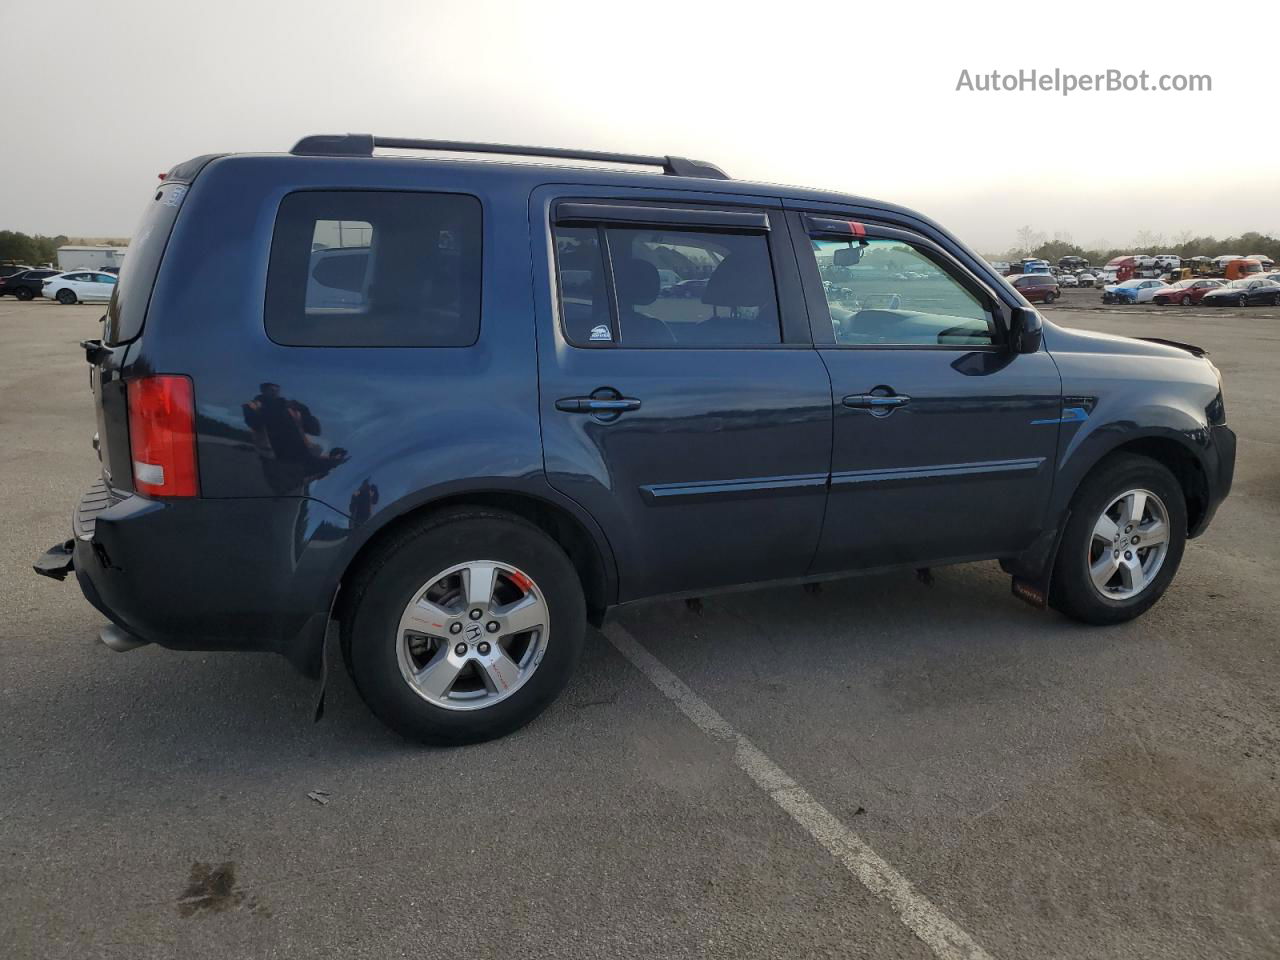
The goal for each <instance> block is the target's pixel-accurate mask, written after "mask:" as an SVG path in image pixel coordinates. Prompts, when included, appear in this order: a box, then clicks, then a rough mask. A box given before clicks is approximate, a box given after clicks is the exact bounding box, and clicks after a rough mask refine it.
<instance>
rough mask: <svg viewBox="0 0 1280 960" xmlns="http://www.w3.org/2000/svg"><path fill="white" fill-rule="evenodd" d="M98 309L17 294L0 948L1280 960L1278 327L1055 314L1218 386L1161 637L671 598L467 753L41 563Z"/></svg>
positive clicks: (1020, 611)
mask: <svg viewBox="0 0 1280 960" xmlns="http://www.w3.org/2000/svg"><path fill="white" fill-rule="evenodd" d="M101 312H102V311H101V309H100V308H97V307H91V306H76V307H62V306H58V305H56V304H52V303H48V302H35V303H30V304H19V303H16V302H14V301H13V300H12V299H4V300H0V329H3V331H4V336H5V343H6V349H5V350H4V351H3V353H2V354H0V437H3V445H2V446H0V504H2V509H3V516H4V518H5V525H4V530H5V537H4V549H3V552H2V553H0V585H2V588H3V592H4V596H5V598H6V599H5V611H6V616H5V617H4V618H3V621H2V622H0V956H3V957H6V958H8V957H12V958H25V957H67V958H72V957H74V958H85V957H122V958H124V957H127V958H130V960H140V958H146V957H166V958H168V957H175V956H181V957H183V958H190V960H194V958H202V957H218V958H228V957H251V956H255V957H256V956H280V957H284V956H342V957H344V958H352V957H399V956H431V957H434V956H441V957H444V956H450V957H451V956H458V955H467V956H472V957H490V956H492V957H664V958H666V957H783V956H786V957H816V956H821V957H827V956H830V957H875V958H885V957H921V958H924V957H931V956H963V955H966V951H967V952H968V953H967V955H969V956H975V957H980V956H984V955H985V956H990V957H995V958H1007V960H1012V958H1025V957H1079V958H1094V957H1120V956H1124V957H1160V958H1171V957H1215V958H1216V957H1258V958H1263V957H1275V956H1277V955H1278V954H1280V781H1278V780H1277V775H1278V773H1280V689H1278V686H1277V679H1278V678H1280V670H1277V664H1278V663H1280V649H1277V634H1278V631H1277V625H1278V624H1280V590H1277V584H1278V583H1280V546H1278V544H1280V423H1278V422H1277V419H1276V417H1275V415H1274V410H1275V406H1276V402H1277V400H1280V378H1278V377H1277V371H1278V370H1280V311H1276V310H1268V309H1261V308H1251V309H1245V310H1242V309H1238V308H1228V309H1217V310H1213V309H1208V308H1205V309H1198V308H1164V309H1160V308H1154V307H1151V308H1147V307H1116V308H1109V309H1106V310H1103V309H1098V294H1097V293H1096V292H1095V291H1066V296H1065V297H1064V299H1063V300H1062V301H1060V302H1058V303H1056V304H1054V305H1052V306H1050V307H1048V308H1046V309H1045V313H1046V316H1049V317H1050V318H1051V319H1053V320H1055V321H1057V322H1060V323H1065V324H1067V325H1072V326H1081V327H1087V328H1090V329H1097V330H1105V331H1109V332H1117V333H1124V334H1132V335H1145V336H1159V337H1166V338H1170V339H1176V340H1185V341H1190V342H1192V343H1197V344H1200V345H1202V346H1204V347H1206V348H1208V349H1209V350H1210V351H1211V354H1212V358H1213V360H1214V361H1215V363H1217V365H1218V366H1219V368H1220V369H1221V370H1222V371H1223V373H1224V376H1225V378H1226V399H1227V410H1228V417H1229V421H1230V422H1231V423H1232V424H1233V426H1234V427H1235V429H1236V430H1237V432H1238V433H1239V436H1240V446H1239V462H1238V467H1237V472H1236V483H1235V489H1234V492H1233V494H1232V496H1231V498H1230V499H1229V500H1228V501H1227V503H1226V504H1225V505H1224V507H1223V508H1222V510H1221V512H1220V513H1219V515H1218V518H1217V520H1216V521H1215V523H1214V525H1213V526H1212V527H1211V528H1210V530H1209V531H1208V533H1207V534H1206V535H1205V536H1204V537H1203V538H1201V539H1200V540H1198V541H1196V542H1194V543H1193V544H1192V545H1191V546H1190V547H1189V548H1188V551H1187V555H1186V558H1185V560H1184V562H1183V566H1182V571H1181V573H1180V574H1179V576H1178V579H1177V580H1176V581H1175V583H1174V585H1173V588H1172V589H1171V591H1170V593H1169V595H1168V596H1167V597H1166V598H1165V599H1164V600H1163V601H1162V602H1161V603H1160V604H1159V605H1158V606H1157V607H1156V608H1155V609H1154V610H1153V611H1152V612H1151V613H1150V614H1148V615H1147V616H1146V617H1145V618H1143V619H1141V620H1139V621H1137V622H1135V623H1132V624H1128V625H1125V626H1122V627H1117V628H1112V629H1106V630H1100V629H1090V628H1085V627H1081V626H1079V625H1076V624H1074V623H1071V622H1068V621H1066V620H1065V619H1063V618H1061V617H1059V616H1058V615H1056V614H1053V613H1043V612H1038V611H1035V610H1033V609H1031V608H1030V607H1028V606H1025V605H1023V604H1021V603H1019V602H1018V601H1016V600H1015V599H1013V598H1012V597H1011V596H1010V594H1009V584H1008V579H1007V578H1006V577H1004V576H1003V575H1002V574H1001V573H1000V571H999V569H998V568H997V567H996V565H995V564H982V565H973V566H966V567H952V568H945V569H940V570H937V571H935V580H934V582H933V584H932V585H930V586H926V585H924V584H922V583H920V582H918V581H917V579H916V578H915V577H914V576H913V575H912V574H911V573H903V574H894V575H886V576H876V577H869V578H862V579H855V580H850V581H846V582H841V583H834V584H827V585H825V586H824V587H823V589H822V590H821V592H818V593H809V592H806V591H804V590H802V589H800V588H786V589H774V590H766V591H760V592H756V593H740V594H732V595H727V596H720V597H713V598H707V599H706V600H705V601H704V603H703V604H702V607H701V610H700V611H697V610H694V609H691V608H690V607H689V606H687V605H686V604H685V603H683V602H674V603H653V604H649V605H645V606H643V607H636V608H634V609H629V610H626V611H624V612H621V613H620V614H619V615H618V616H617V618H616V622H615V625H614V626H612V627H609V628H607V630H606V633H607V635H599V634H597V635H594V636H593V638H592V639H591V642H589V643H588V649H587V653H586V655H585V658H584V662H583V664H582V668H581V669H580V671H579V673H578V675H577V677H576V679H575V680H574V681H573V683H572V684H571V685H570V687H569V689H568V690H567V691H566V693H565V695H564V696H563V697H562V699H561V700H560V701H559V702H558V703H557V704H555V705H554V706H553V707H552V708H551V709H550V710H548V711H547V713H545V714H544V715H543V716H542V718H540V719H539V720H538V721H536V722H535V723H534V724H532V725H531V726H530V727H528V728H526V729H524V730H522V731H520V732H519V733H517V734H515V735H513V736H511V737H508V738H506V739H504V740H501V741H498V742H495V743H491V744H485V745H482V746H477V747H469V748H465V749H457V750H429V749H423V748H418V747H414V746H410V745H407V744H406V743H404V742H403V741H401V740H399V739H397V738H396V737H395V736H394V735H393V734H391V733H389V732H388V731H387V730H385V729H384V728H383V727H382V726H381V725H380V724H379V723H378V722H377V721H376V720H375V719H374V718H373V717H372V716H371V715H370V714H369V713H368V711H367V710H366V709H365V708H364V706H363V704H362V703H361V702H360V701H359V699H358V697H357V696H356V694H355V691H354V689H353V688H352V686H351V684H350V682H349V681H348V680H347V678H346V677H345V675H344V674H343V673H342V672H341V671H340V670H336V671H334V673H333V678H332V680H331V684H330V688H329V693H328V701H327V710H326V716H325V718H324V720H323V721H322V722H320V723H312V722H311V719H310V711H311V707H312V690H311V688H310V687H309V686H308V685H307V684H306V683H305V682H303V681H302V680H301V679H300V678H299V677H297V676H296V675H295V674H294V673H293V672H292V671H291V669H290V668H289V666H288V665H287V664H286V663H285V662H284V661H283V660H278V659H276V658H273V657H270V656H267V655H262V656H257V655H219V656H214V655H202V654H183V653H174V652H168V651H164V650H159V649H153V648H143V649H140V650H136V651H133V652H130V653H128V654H124V655H121V654H116V653H112V652H111V651H109V650H107V649H106V648H105V647H103V646H102V645H101V644H99V643H98V642H97V640H96V633H97V628H98V626H99V624H100V618H99V617H98V615H97V614H96V613H95V612H94V611H93V610H92V609H91V608H90V607H89V605H88V604H87V603H85V602H84V600H83V599H82V598H81V597H80V595H79V591H78V590H77V589H76V588H75V587H74V585H72V584H71V583H64V584H58V583H54V582H52V581H48V580H44V579H41V578H38V577H36V576H35V575H34V574H33V573H32V572H31V566H30V565H31V561H32V560H33V559H34V558H35V557H36V556H37V555H38V554H39V553H40V552H41V551H43V550H44V549H46V548H47V547H48V546H50V545H51V544H52V543H54V542H55V541H57V540H60V539H62V538H64V537H65V536H66V529H67V524H68V515H69V511H70V509H71V506H72V504H73V503H74V502H75V500H76V499H77V498H78V496H79V494H80V492H81V490H82V488H83V487H84V486H86V485H87V484H88V483H89V482H90V481H91V479H92V478H93V477H94V476H95V474H96V469H97V465H96V460H95V458H94V455H93V451H92V449H91V448H90V443H89V438H90V435H91V434H92V432H93V417H92V411H91V404H90V396H89V393H88V390H87V374H86V368H85V365H84V360H83V355H82V353H81V351H80V350H79V349H78V347H77V346H76V343H77V341H78V340H80V339H82V338H84V337H88V336H95V335H96V331H97V322H96V321H97V317H98V316H99V315H100V314H101ZM637 664H639V667H638V666H637ZM640 667H643V668H644V669H641V668H640ZM664 671H669V673H666V672H664ZM671 675H674V677H675V678H678V680H679V681H680V682H682V684H683V686H677V685H674V684H672V683H671V682H670V681H671ZM655 680H656V681H657V682H655ZM673 698H674V699H673ZM708 730H709V731H711V733H710V735H709V734H708V733H707V732H706V731H708ZM746 741H749V744H748V743H746ZM753 748H754V751H755V752H754V753H753V752H752V749H753ZM779 769H780V770H781V771H784V772H785V774H786V775H787V776H789V777H790V779H791V781H792V782H791V784H790V785H789V786H788V785H787V784H786V783H785V782H780V781H778V780H777V779H776V773H777V771H778V770H779ZM762 771H763V772H762ZM771 777H775V779H772V780H771V779H770V778H771ZM309 793H315V795H316V797H317V798H318V799H313V798H312V797H310V796H308V794H309ZM797 797H799V798H800V799H799V800H797ZM805 798H807V799H805ZM321 801H323V802H321ZM806 811H807V812H806ZM815 811H816V812H815ZM850 838H853V839H850ZM859 844H860V845H861V846H859ZM842 845H843V846H842ZM851 845H852V846H851ZM842 850H844V851H845V852H848V851H853V852H852V853H849V855H848V856H843V857H842V854H841V851H842ZM866 851H874V855H875V856H878V857H879V858H883V862H884V863H886V864H887V865H888V866H889V867H890V868H891V870H892V871H894V876H896V877H899V878H901V879H902V880H903V881H904V882H906V883H909V884H910V889H909V891H908V893H909V896H908V897H907V899H906V900H903V899H902V897H901V896H899V894H900V893H901V890H898V892H897V893H895V889H893V888H891V885H890V886H889V887H886V886H885V885H883V884H881V885H880V886H879V887H877V883H878V882H879V881H877V879H876V876H875V875H868V874H867V873H866V872H865V871H864V873H863V874H861V875H860V874H859V872H858V871H859V865H861V867H866V865H867V863H868V862H869V861H868V856H867V853H866ZM859 858H861V859H859ZM872 874H874V871H872ZM860 876H861V878H860ZM879 876H880V877H881V879H883V874H880V875H879ZM873 889H874V891H875V892H873ZM912 911H915V912H914V913H912ZM904 914H906V915H908V920H911V919H912V918H913V917H914V918H915V920H916V921H920V922H924V925H925V927H926V928H927V927H928V923H929V922H932V921H931V920H930V918H934V919H937V918H943V919H944V920H945V921H946V922H949V923H950V924H953V925H954V927H955V928H956V929H957V930H959V931H962V932H963V935H964V936H965V938H966V939H965V940H964V941H962V942H958V943H959V945H958V946H957V945H956V943H957V941H954V940H953V941H952V946H951V947H947V946H945V945H944V946H943V947H941V948H940V947H938V945H937V943H933V944H930V942H928V938H927V937H925V938H922V937H921V936H920V935H918V933H919V930H918V929H915V930H914V932H913V928H912V927H911V926H910V925H909V923H906V922H904V920H903V915H904ZM921 917H923V918H924V920H923V921H921ZM917 927H918V924H917ZM944 933H945V931H944ZM942 939H943V940H946V939H947V938H946V937H945V936H943V937H942ZM970 947H972V949H970ZM948 950H950V951H951V952H947V951H948ZM975 951H976V952H975Z"/></svg>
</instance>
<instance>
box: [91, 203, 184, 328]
mask: <svg viewBox="0 0 1280 960" xmlns="http://www.w3.org/2000/svg"><path fill="white" fill-rule="evenodd" d="M187 189H188V188H187V185H186V184H184V183H177V182H174V183H164V184H161V186H160V189H159V190H157V191H156V193H155V196H153V197H152V198H151V203H150V204H149V205H148V206H147V210H146V213H144V214H143V216H142V222H141V223H140V224H138V229H137V230H135V231H134V232H133V238H132V239H131V240H130V241H129V269H128V270H126V271H124V273H123V275H122V276H121V278H120V282H119V283H118V284H116V287H115V289H114V290H113V291H112V292H111V303H110V305H109V306H108V307H107V323H106V326H105V328H104V329H103V333H102V339H103V342H104V343H108V344H117V343H125V342H127V341H129V340H132V339H133V338H134V337H136V336H137V335H138V334H139V333H141V332H142V324H143V322H144V321H145V320H146V315H147V304H148V303H149V302H150V301H151V287H152V285H153V284H154V283H155V279H156V273H157V271H158V270H159V269H160V258H161V257H163V256H164V249H165V247H166V246H167V245H168V243H169V234H170V232H172V230H173V224H174V221H175V220H177V218H178V210H179V209H181V207H182V201H183V199H185V197H186V195H187Z"/></svg>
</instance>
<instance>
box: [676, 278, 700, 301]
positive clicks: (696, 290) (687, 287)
mask: <svg viewBox="0 0 1280 960" xmlns="http://www.w3.org/2000/svg"><path fill="white" fill-rule="evenodd" d="M668 289H669V293H670V295H671V296H673V297H687V298H689V299H691V300H697V299H699V298H701V296H702V294H703V292H704V291H705V290H706V289H707V281H706V280H701V279H699V280H680V281H678V282H676V283H673V284H672V285H671V286H670V287H669V288H668Z"/></svg>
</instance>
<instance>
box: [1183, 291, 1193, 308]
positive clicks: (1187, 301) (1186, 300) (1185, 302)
mask: <svg viewBox="0 0 1280 960" xmlns="http://www.w3.org/2000/svg"><path fill="white" fill-rule="evenodd" d="M1181 302H1182V305H1183V306H1184V307H1189V306H1191V305H1192V304H1191V294H1187V295H1186V296H1185V297H1183V298H1182V301H1181Z"/></svg>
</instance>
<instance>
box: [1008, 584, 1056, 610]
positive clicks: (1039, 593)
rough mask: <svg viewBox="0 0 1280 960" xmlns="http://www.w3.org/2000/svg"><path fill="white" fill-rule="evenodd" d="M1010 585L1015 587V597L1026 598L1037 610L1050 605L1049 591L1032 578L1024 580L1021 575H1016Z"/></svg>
mask: <svg viewBox="0 0 1280 960" xmlns="http://www.w3.org/2000/svg"><path fill="white" fill-rule="evenodd" d="M1010 586H1011V587H1012V588H1013V595H1014V596H1015V597H1017V598H1018V599H1019V600H1025V601H1026V602H1027V603H1029V604H1031V605H1032V606H1033V607H1035V608H1036V609H1037V610H1043V609H1044V608H1045V607H1047V606H1049V591H1048V589H1046V587H1044V586H1041V585H1040V584H1038V583H1033V582H1032V581H1030V580H1023V579H1022V578H1021V577H1014V578H1013V580H1012V581H1011V582H1010Z"/></svg>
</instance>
